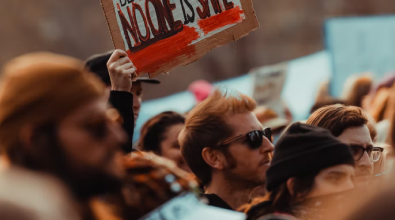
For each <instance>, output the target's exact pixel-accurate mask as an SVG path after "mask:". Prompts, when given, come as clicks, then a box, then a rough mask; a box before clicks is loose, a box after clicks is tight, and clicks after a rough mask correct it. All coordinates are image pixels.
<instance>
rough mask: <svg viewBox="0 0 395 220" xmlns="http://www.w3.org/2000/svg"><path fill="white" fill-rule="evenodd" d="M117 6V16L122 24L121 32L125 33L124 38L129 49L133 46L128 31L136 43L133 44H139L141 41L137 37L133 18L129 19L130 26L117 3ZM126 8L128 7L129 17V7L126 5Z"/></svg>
mask: <svg viewBox="0 0 395 220" xmlns="http://www.w3.org/2000/svg"><path fill="white" fill-rule="evenodd" d="M117 6H118V15H119V18H120V20H121V24H122V29H123V33H124V34H125V39H126V42H127V44H128V47H129V49H131V48H133V47H132V42H131V40H130V37H129V33H130V35H132V37H133V40H134V42H135V43H136V44H135V46H139V45H140V44H141V42H140V41H139V39H138V38H137V35H136V31H135V27H134V22H133V20H132V19H131V20H130V21H131V23H132V26H131V25H130V24H129V22H128V20H127V19H126V17H125V15H124V14H123V13H122V11H121V8H120V7H119V4H118V5H117ZM127 9H128V13H129V18H131V15H130V9H129V7H127Z"/></svg>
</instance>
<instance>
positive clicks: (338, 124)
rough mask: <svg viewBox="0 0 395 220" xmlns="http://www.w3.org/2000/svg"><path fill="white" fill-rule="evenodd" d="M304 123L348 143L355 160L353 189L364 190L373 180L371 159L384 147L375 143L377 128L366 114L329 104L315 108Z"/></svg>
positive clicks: (347, 107) (353, 107)
mask: <svg viewBox="0 0 395 220" xmlns="http://www.w3.org/2000/svg"><path fill="white" fill-rule="evenodd" d="M306 123H307V124H310V125H314V126H318V127H323V128H326V129H328V130H329V131H331V133H332V134H333V135H334V136H335V137H337V138H338V139H339V140H340V141H342V142H344V143H346V144H348V145H349V147H350V150H351V152H352V153H353V156H354V159H355V177H356V178H355V185H356V188H360V189H366V187H368V186H369V183H370V181H371V179H372V174H373V165H374V162H376V161H378V160H379V159H380V157H381V154H382V152H383V148H381V147H375V146H374V143H373V141H374V140H375V138H376V131H375V128H374V126H373V124H372V123H371V122H370V119H369V118H368V116H367V115H366V113H365V112H364V111H363V110H362V109H361V108H359V107H355V106H345V105H341V104H336V105H329V106H325V107H322V108H320V109H318V110H317V111H315V112H314V113H313V114H312V115H311V116H310V117H309V119H308V120H307V122H306Z"/></svg>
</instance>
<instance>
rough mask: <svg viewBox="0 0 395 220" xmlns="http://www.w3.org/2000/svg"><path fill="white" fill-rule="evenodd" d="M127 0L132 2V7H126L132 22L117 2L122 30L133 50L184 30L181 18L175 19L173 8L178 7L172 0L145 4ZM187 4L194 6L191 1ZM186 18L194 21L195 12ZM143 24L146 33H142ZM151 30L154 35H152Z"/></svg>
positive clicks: (154, 0) (149, 0)
mask: <svg viewBox="0 0 395 220" xmlns="http://www.w3.org/2000/svg"><path fill="white" fill-rule="evenodd" d="M125 1H131V2H132V4H131V7H129V6H126V7H125V9H126V11H127V13H128V15H129V16H128V17H129V20H130V23H129V21H128V19H127V18H126V16H125V15H124V14H123V12H122V11H121V7H120V4H117V7H118V16H119V19H120V21H121V25H122V30H123V33H124V35H125V36H124V37H125V40H126V42H127V46H128V48H129V50H130V51H131V52H137V51H140V50H142V49H144V48H146V47H148V46H150V45H152V44H154V43H156V42H158V41H160V40H162V39H165V38H169V37H171V36H173V35H175V34H177V33H178V32H180V31H182V30H183V28H184V24H183V22H182V21H181V20H175V19H174V16H173V10H175V9H176V4H174V3H171V2H170V0H146V1H145V5H140V4H137V3H134V0H125ZM184 1H186V0H184ZM150 4H151V6H150ZM187 5H188V7H189V9H191V8H192V5H190V3H189V2H188V4H187ZM152 6H153V7H154V9H155V14H156V18H157V22H158V26H157V28H156V27H155V25H154V21H153V19H152V17H153V16H154V14H153V13H154V12H153V11H152V13H151V11H150V7H151V8H152ZM143 8H145V9H143ZM184 9H185V8H184ZM191 11H192V10H191ZM144 12H145V13H144ZM138 13H140V15H141V18H142V19H143V21H144V23H143V22H141V21H140V23H138V20H137V15H138ZM186 18H187V19H188V20H189V21H193V20H194V19H195V15H194V12H193V11H192V16H190V15H189V14H186ZM143 25H144V27H145V33H142V29H143ZM151 31H152V34H153V37H152V35H151ZM143 32H144V31H143ZM130 36H132V38H133V40H134V42H135V44H134V45H133V44H132V41H131V37H130Z"/></svg>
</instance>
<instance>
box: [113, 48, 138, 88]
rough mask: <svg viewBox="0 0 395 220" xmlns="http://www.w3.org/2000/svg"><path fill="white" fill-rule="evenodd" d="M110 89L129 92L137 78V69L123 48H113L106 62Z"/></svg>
mask: <svg viewBox="0 0 395 220" xmlns="http://www.w3.org/2000/svg"><path fill="white" fill-rule="evenodd" d="M107 68H108V72H109V74H110V79H111V90H116V91H126V92H130V91H131V89H132V84H133V82H134V81H136V79H137V73H136V71H137V69H136V67H135V66H134V65H133V63H132V61H131V60H130V59H129V57H128V54H127V53H126V52H125V51H123V50H119V49H118V50H115V51H114V53H113V54H112V55H111V57H110V59H109V60H108V62H107Z"/></svg>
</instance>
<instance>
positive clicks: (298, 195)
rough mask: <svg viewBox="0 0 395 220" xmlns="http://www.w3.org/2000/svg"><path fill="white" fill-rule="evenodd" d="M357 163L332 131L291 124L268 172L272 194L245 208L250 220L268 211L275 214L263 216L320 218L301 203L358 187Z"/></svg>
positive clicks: (278, 144) (266, 213) (269, 192)
mask: <svg viewBox="0 0 395 220" xmlns="http://www.w3.org/2000/svg"><path fill="white" fill-rule="evenodd" d="M354 166H355V161H354V158H353V156H352V154H351V151H350V149H349V147H348V145H346V144H344V143H342V142H340V141H338V140H337V139H336V138H335V137H334V136H333V135H332V134H331V133H330V132H329V131H328V130H326V129H323V128H319V127H315V126H311V125H306V124H302V123H295V124H293V125H291V126H290V127H289V128H288V130H287V131H286V132H285V134H284V135H283V136H282V137H281V138H280V140H279V141H278V142H277V144H276V146H275V151H274V156H273V159H272V162H271V165H270V167H269V169H268V171H267V173H266V181H267V182H266V188H267V190H268V194H267V196H266V197H264V198H263V199H260V200H257V201H256V202H253V203H252V204H251V206H250V207H249V208H248V209H247V210H245V212H246V213H247V215H248V220H249V219H260V218H261V217H262V216H266V215H268V214H270V215H271V217H269V218H263V219H282V218H284V219H293V218H294V217H297V218H300V219H304V220H305V219H310V217H312V218H311V219H319V218H318V217H317V216H314V214H312V213H309V211H306V210H302V211H300V209H301V207H303V205H301V204H303V203H304V202H305V201H308V200H311V198H319V197H321V196H326V195H331V194H336V193H340V192H343V191H347V190H350V189H352V188H354V184H353V178H354V175H355V171H354ZM306 213H307V214H306ZM310 214H312V215H313V216H311V215H310ZM278 215H281V216H280V217H279V216H278ZM284 216H285V217H284Z"/></svg>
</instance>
